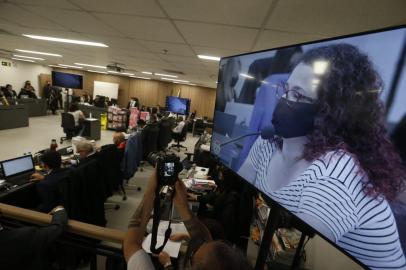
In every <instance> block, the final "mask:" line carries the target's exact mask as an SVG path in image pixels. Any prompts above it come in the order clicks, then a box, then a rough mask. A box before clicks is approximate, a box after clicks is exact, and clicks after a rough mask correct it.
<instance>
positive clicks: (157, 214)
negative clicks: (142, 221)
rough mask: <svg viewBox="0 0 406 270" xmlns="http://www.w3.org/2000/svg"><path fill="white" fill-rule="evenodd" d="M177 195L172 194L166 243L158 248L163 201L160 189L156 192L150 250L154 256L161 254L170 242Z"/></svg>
mask: <svg viewBox="0 0 406 270" xmlns="http://www.w3.org/2000/svg"><path fill="white" fill-rule="evenodd" d="M174 195H175V190H173V192H172V194H171V203H170V208H169V223H168V228H167V229H166V231H165V238H164V242H163V243H162V245H161V246H160V247H158V248H156V242H157V236H158V227H159V221H160V220H161V215H162V213H161V200H160V198H159V189H157V190H156V191H155V199H154V216H153V218H152V235H151V246H150V250H151V252H152V253H153V254H159V253H161V251H162V250H163V249H164V247H165V245H166V243H167V242H168V240H169V237H170V236H171V233H172V229H171V224H172V219H171V216H172V201H173V197H174Z"/></svg>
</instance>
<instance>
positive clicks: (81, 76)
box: [51, 70, 83, 89]
mask: <svg viewBox="0 0 406 270" xmlns="http://www.w3.org/2000/svg"><path fill="white" fill-rule="evenodd" d="M57 73H59V74H67V75H73V76H78V77H80V88H74V87H66V86H64V85H57V84H54V74H57ZM51 78H52V85H54V86H57V87H62V88H71V89H83V75H80V74H74V73H66V72H60V71H55V70H52V73H51Z"/></svg>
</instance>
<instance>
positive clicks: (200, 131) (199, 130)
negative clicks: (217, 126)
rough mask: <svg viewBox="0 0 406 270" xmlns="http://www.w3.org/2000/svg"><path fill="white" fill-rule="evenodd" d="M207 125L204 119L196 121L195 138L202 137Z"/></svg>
mask: <svg viewBox="0 0 406 270" xmlns="http://www.w3.org/2000/svg"><path fill="white" fill-rule="evenodd" d="M204 128H205V124H204V121H203V119H196V122H195V128H194V129H193V136H195V135H202V134H203V132H204Z"/></svg>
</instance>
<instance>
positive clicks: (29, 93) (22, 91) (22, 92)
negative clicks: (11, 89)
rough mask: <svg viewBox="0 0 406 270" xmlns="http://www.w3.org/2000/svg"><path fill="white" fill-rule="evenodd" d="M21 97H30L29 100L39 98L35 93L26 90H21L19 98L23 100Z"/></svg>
mask: <svg viewBox="0 0 406 270" xmlns="http://www.w3.org/2000/svg"><path fill="white" fill-rule="evenodd" d="M21 96H28V97H29V98H37V95H36V94H35V92H34V91H29V90H26V89H24V88H21V91H20V93H18V98H21Z"/></svg>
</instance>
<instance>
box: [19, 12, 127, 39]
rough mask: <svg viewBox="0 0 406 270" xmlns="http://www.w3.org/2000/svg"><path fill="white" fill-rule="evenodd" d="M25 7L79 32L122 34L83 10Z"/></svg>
mask: <svg viewBox="0 0 406 270" xmlns="http://www.w3.org/2000/svg"><path fill="white" fill-rule="evenodd" d="M26 8H27V10H29V11H31V12H32V13H34V14H37V15H39V16H43V17H45V18H47V19H49V20H50V21H53V22H55V23H58V24H61V25H63V26H64V27H66V28H67V29H70V30H73V31H76V32H79V33H89V34H100V35H110V36H122V34H120V33H119V32H118V31H116V30H115V29H113V28H111V27H110V26H108V25H106V24H105V23H103V22H101V21H100V20H98V19H96V18H94V17H93V16H92V15H90V14H89V13H87V12H84V11H76V10H66V9H55V8H45V7H34V6H31V7H26Z"/></svg>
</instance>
